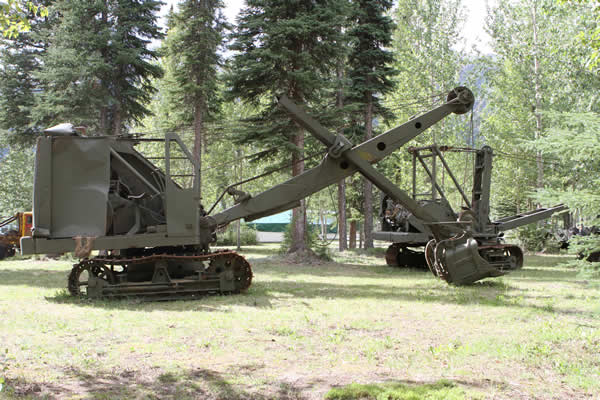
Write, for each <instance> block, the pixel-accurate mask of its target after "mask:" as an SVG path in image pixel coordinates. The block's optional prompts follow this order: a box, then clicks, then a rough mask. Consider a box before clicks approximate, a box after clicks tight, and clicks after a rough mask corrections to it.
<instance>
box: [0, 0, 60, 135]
mask: <svg viewBox="0 0 600 400" xmlns="http://www.w3.org/2000/svg"><path fill="white" fill-rule="evenodd" d="M47 3H48V0H45V1H35V2H34V3H33V5H34V6H36V7H37V6H45V5H47ZM28 21H29V30H28V31H27V32H21V33H20V34H19V35H17V36H15V37H12V38H4V39H0V132H1V133H2V134H3V135H4V134H6V135H7V137H6V141H7V142H8V143H10V144H22V145H31V144H32V143H33V141H34V139H35V137H36V135H37V134H39V133H40V127H39V125H38V124H36V123H35V119H34V118H33V116H32V108H33V106H34V104H35V95H34V93H35V91H36V90H39V81H38V80H37V79H36V78H35V74H36V72H37V71H39V69H40V67H41V63H40V57H41V55H42V54H43V53H44V52H45V50H46V47H47V46H46V40H45V37H46V35H47V32H48V30H49V28H50V26H51V19H49V18H48V17H46V16H40V15H34V14H33V13H31V14H30V15H29V16H28Z"/></svg>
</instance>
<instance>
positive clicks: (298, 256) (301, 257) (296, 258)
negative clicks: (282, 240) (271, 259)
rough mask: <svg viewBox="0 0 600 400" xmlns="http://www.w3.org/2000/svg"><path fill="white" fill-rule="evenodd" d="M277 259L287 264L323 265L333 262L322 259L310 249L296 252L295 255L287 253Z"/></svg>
mask: <svg viewBox="0 0 600 400" xmlns="http://www.w3.org/2000/svg"><path fill="white" fill-rule="evenodd" d="M275 257H276V258H277V259H278V260H280V261H282V262H284V263H286V264H302V265H323V264H327V263H330V262H331V261H327V260H324V259H322V258H321V257H319V256H318V255H317V254H315V252H314V251H312V250H310V249H306V250H301V251H295V252H293V253H287V254H283V255H279V256H275Z"/></svg>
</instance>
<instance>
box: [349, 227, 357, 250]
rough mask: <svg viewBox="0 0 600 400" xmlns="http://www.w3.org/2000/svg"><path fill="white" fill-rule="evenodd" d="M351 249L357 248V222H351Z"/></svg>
mask: <svg viewBox="0 0 600 400" xmlns="http://www.w3.org/2000/svg"><path fill="white" fill-rule="evenodd" d="M350 248H351V249H355V248H356V221H354V220H352V221H350Z"/></svg>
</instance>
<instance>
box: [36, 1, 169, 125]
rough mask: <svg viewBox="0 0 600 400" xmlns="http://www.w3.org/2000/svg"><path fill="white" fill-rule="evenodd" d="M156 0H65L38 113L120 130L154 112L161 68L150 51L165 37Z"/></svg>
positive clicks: (46, 58)
mask: <svg viewBox="0 0 600 400" xmlns="http://www.w3.org/2000/svg"><path fill="white" fill-rule="evenodd" d="M160 5H161V2H160V1H156V0H144V1H135V0H103V1H95V2H89V1H84V0H69V1H67V0H60V1H57V2H56V3H55V4H54V5H53V6H52V8H51V10H50V11H51V13H52V12H55V13H56V14H57V18H58V20H57V22H56V26H55V28H54V29H53V31H52V35H51V37H50V41H49V47H48V51H47V52H46V53H45V54H44V55H43V57H42V63H43V68H42V70H41V71H40V72H39V73H38V74H37V78H38V79H39V80H40V82H41V84H42V91H41V92H40V94H39V99H38V101H37V106H36V109H35V114H36V115H37V116H38V118H39V119H42V120H44V119H47V120H50V121H51V123H58V122H64V121H71V122H73V123H75V124H84V125H88V126H90V127H92V128H96V129H98V130H99V131H100V132H102V133H111V134H119V133H120V132H122V130H123V129H124V128H125V127H126V126H127V124H128V123H131V122H134V121H139V120H140V119H141V118H142V117H143V116H144V115H146V114H147V113H148V112H149V111H148V109H147V108H146V103H148V102H149V100H150V97H151V95H152V93H153V92H154V88H153V87H152V85H151V81H152V78H153V77H158V76H160V75H161V73H162V70H161V68H160V67H159V66H158V65H157V64H156V63H154V62H153V61H154V60H155V59H156V58H157V54H156V52H155V51H153V50H149V49H148V45H149V43H150V41H151V40H152V39H159V38H161V37H162V34H161V33H160V30H159V28H158V26H157V24H156V19H157V16H156V13H157V11H158V9H159V7H160Z"/></svg>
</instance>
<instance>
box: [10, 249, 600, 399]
mask: <svg viewBox="0 0 600 400" xmlns="http://www.w3.org/2000/svg"><path fill="white" fill-rule="evenodd" d="M274 253H275V248H273V247H271V248H268V247H251V248H248V250H247V251H243V252H242V254H244V255H245V256H246V257H247V258H248V259H249V260H250V262H251V264H252V265H253V269H254V275H255V276H254V281H253V284H252V287H251V288H250V290H249V291H248V293H246V294H243V295H236V296H212V297H206V298H204V299H202V300H199V301H198V300H196V301H173V302H156V303H146V302H139V301H135V300H123V301H95V302H93V301H85V300H74V299H72V298H70V297H68V296H66V295H65V291H64V287H65V285H66V276H67V273H68V271H69V269H70V267H71V263H69V262H66V261H32V260H21V261H10V260H9V261H2V262H0V321H1V325H0V381H2V380H4V383H3V390H2V391H1V392H0V398H1V397H2V396H5V397H8V398H21V397H25V398H27V397H31V398H38V397H41V398H44V397H47V398H57V397H58V398H65V399H71V398H73V399H78V398H95V399H117V398H127V399H130V398H160V399H163V398H172V399H186V398H190V399H196V398H200V399H203V398H209V399H270V398H273V399H304V398H308V399H321V398H324V397H325V396H327V397H328V398H330V399H343V398H357V396H359V395H357V394H356V393H359V394H360V393H362V392H361V390H363V389H364V390H374V392H373V393H383V392H385V390H388V389H390V388H391V389H390V390H399V391H400V392H402V393H405V392H406V393H409V392H410V393H413V392H414V393H417V397H391V396H388V397H385V398H427V397H425V396H428V395H429V394H431V396H429V398H432V399H433V398H444V396H446V395H444V393H446V392H440V390H442V391H447V393H450V394H451V395H452V396H453V397H451V398H457V399H458V398H511V399H527V398H543V399H546V398H548V399H550V398H560V399H566V398H569V399H575V398H589V397H590V396H593V395H596V394H597V393H600V330H599V327H600V302H599V298H600V280H583V279H579V278H577V274H576V272H575V271H573V270H569V269H566V268H564V267H561V265H560V264H561V263H562V262H565V261H567V260H568V258H565V257H542V256H530V257H526V259H525V268H524V269H523V270H522V271H518V272H516V273H512V274H510V275H508V276H506V277H503V278H501V279H494V280H488V281H484V282H481V283H479V284H476V285H474V286H472V287H451V286H448V285H446V284H445V283H444V282H442V281H439V280H437V279H435V278H434V277H433V276H432V275H431V274H429V273H425V272H418V271H409V270H403V269H394V268H389V267H387V266H385V265H384V264H385V262H384V261H383V257H382V256H369V255H359V254H355V253H350V252H348V253H344V254H341V255H336V256H335V259H336V261H337V263H325V264H321V265H319V264H311V265H294V264H290V263H288V262H286V260H285V259H282V258H279V257H273V256H271V254H274ZM353 383H354V384H355V385H352V386H345V385H350V384H353ZM378 383H380V384H381V385H371V384H378ZM332 388H338V389H336V390H333V391H331V389H332ZM400 392H398V393H400ZM410 393H409V394H410ZM419 393H420V394H419ZM423 393H425V394H423ZM428 393H429V394H428ZM436 393H437V394H436ZM439 393H442V394H441V395H439ZM346 395H347V396H346ZM438 395H439V396H443V397H435V396H438ZM336 396H337V397H336ZM344 396H346V397H344ZM352 396H354V397H352ZM370 396H371V398H375V397H374V396H376V394H371V395H370ZM448 396H449V395H448Z"/></svg>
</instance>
